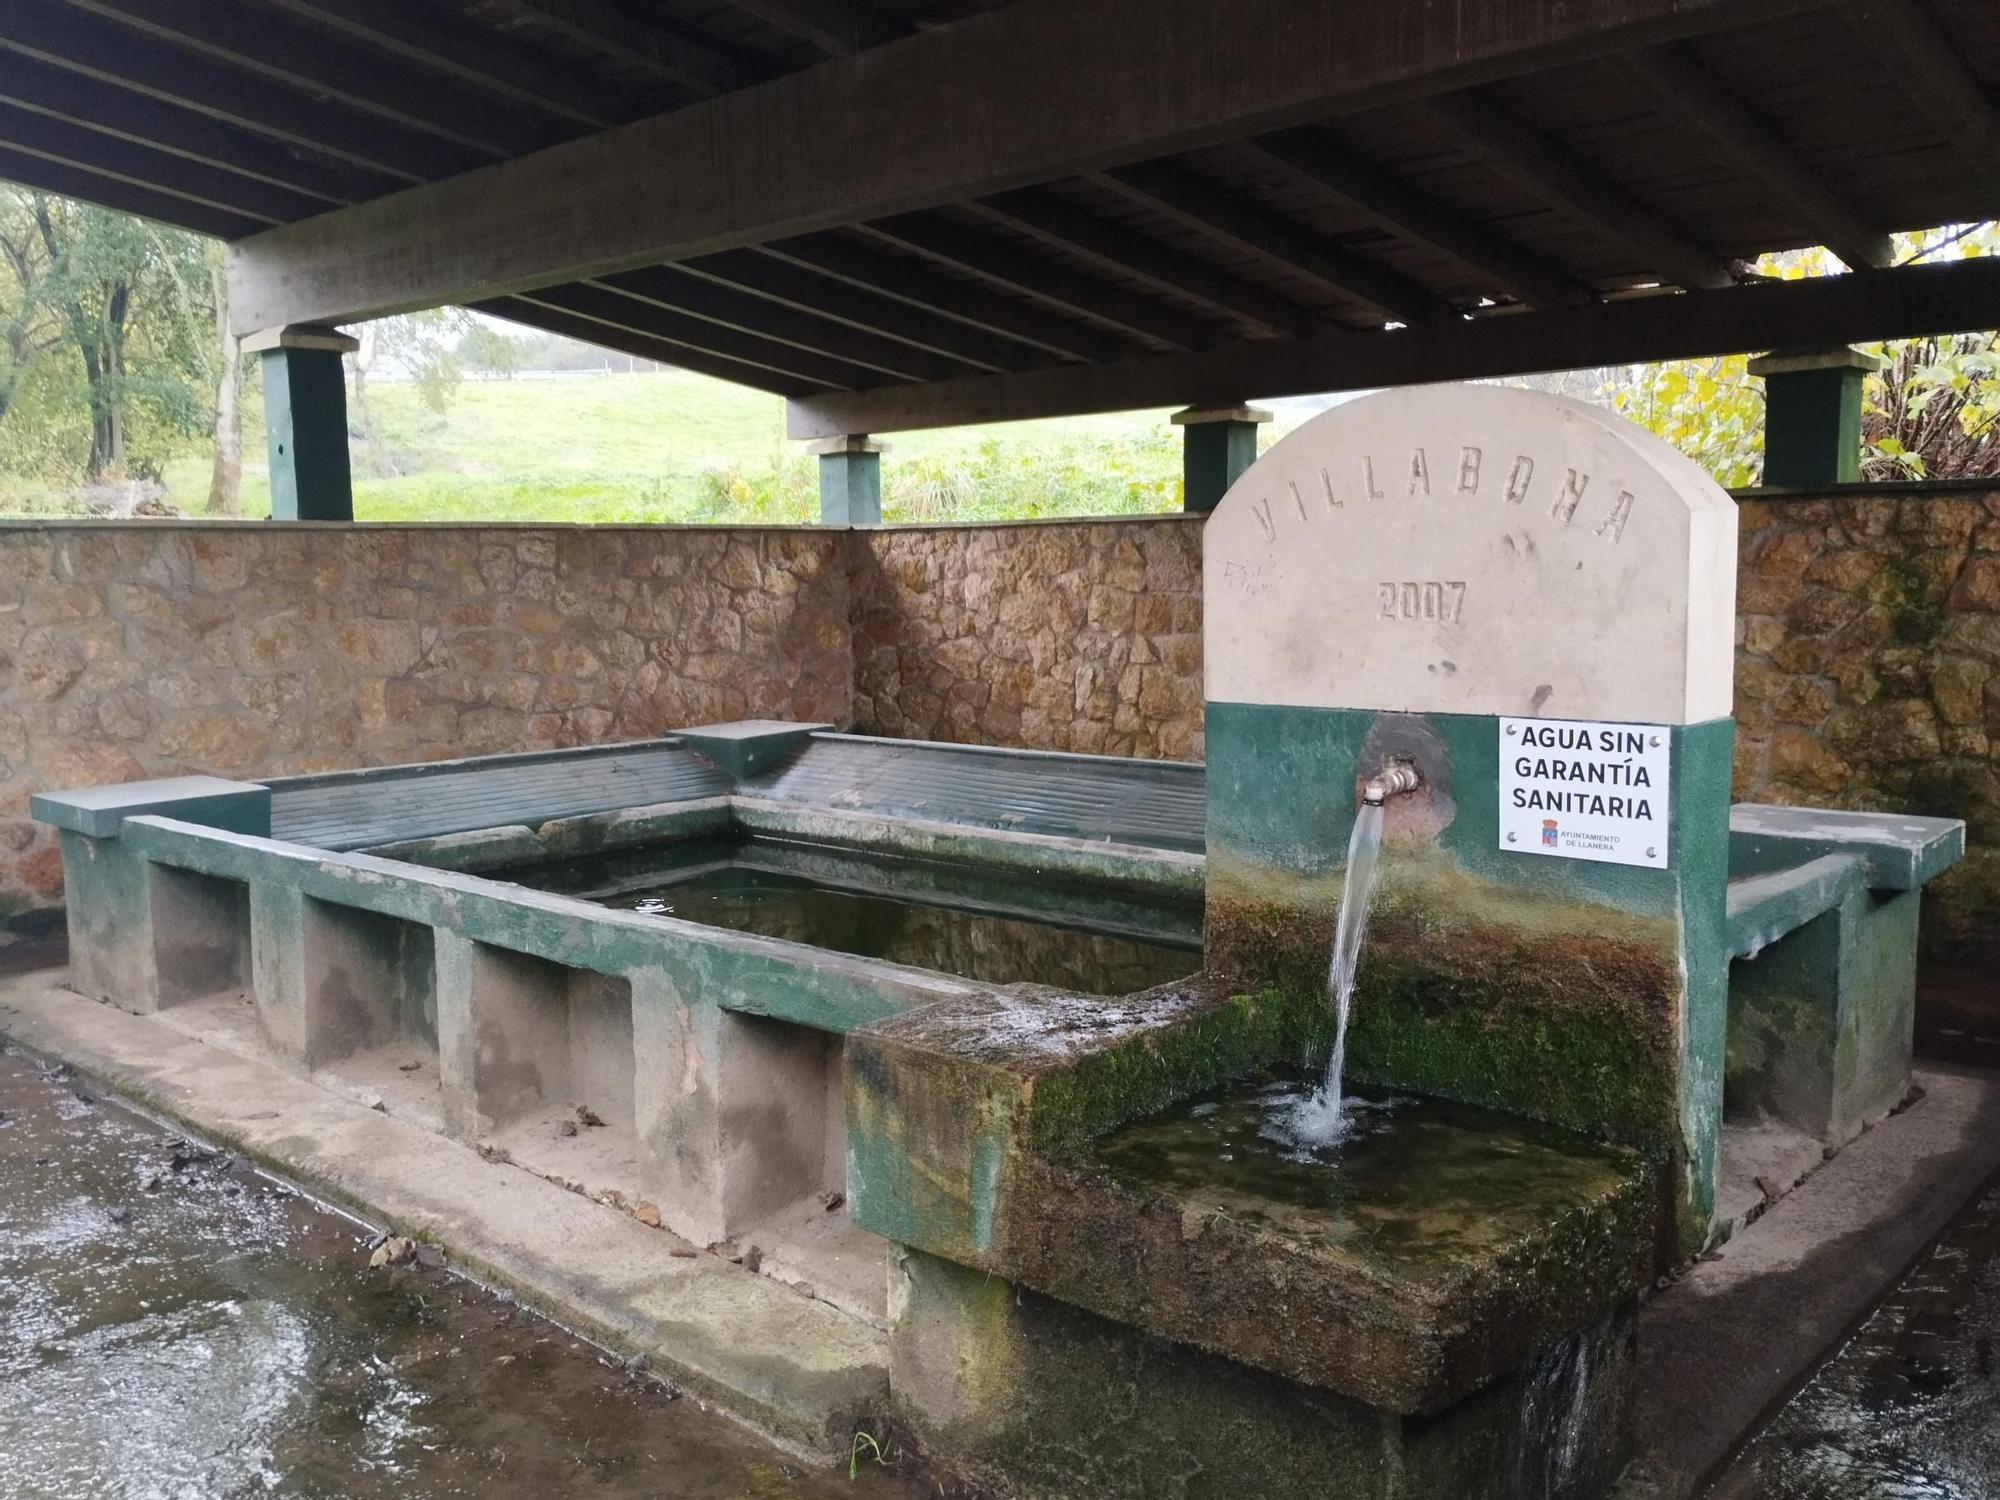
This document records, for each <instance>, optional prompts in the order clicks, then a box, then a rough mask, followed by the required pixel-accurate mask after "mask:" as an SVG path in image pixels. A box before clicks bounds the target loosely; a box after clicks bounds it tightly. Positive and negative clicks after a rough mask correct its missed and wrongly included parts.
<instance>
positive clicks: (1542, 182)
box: [1428, 93, 1736, 291]
mask: <svg viewBox="0 0 2000 1500" xmlns="http://www.w3.org/2000/svg"><path fill="white" fill-rule="evenodd" d="M1428 102H1429V107H1430V109H1431V110H1432V112H1433V113H1435V114H1437V115H1438V116H1439V117H1440V118H1442V119H1443V120H1444V122H1445V123H1446V124H1447V125H1449V126H1451V127H1452V129H1454V130H1456V131H1457V132H1458V133H1459V134H1460V135H1461V136H1463V137H1464V138H1465V139H1466V141H1467V142H1469V143H1470V144H1471V145H1472V146H1473V147H1474V148H1475V149H1476V150H1478V151H1479V152H1480V153H1481V154H1483V155H1484V156H1485V157H1487V159H1488V160H1490V161H1492V162H1494V163H1495V164H1496V165H1498V166H1500V167H1502V168H1503V169H1505V170H1506V171H1507V172H1508V173H1509V174H1510V175H1512V176H1513V177H1515V178H1516V179H1517V180H1519V181H1520V182H1522V183H1524V184H1525V185H1526V186H1527V187H1529V188H1530V189H1531V190H1533V191H1534V192H1536V193H1538V194H1540V195H1541V196H1542V197H1544V198H1547V199H1548V200H1549V201H1551V202H1553V203H1555V204H1557V205H1558V206H1559V207H1561V208H1563V209H1564V210H1565V211H1567V212H1568V213H1569V214H1570V215H1572V216H1573V217H1575V218H1577V219H1580V220H1582V221H1583V222H1584V223H1586V224H1588V225H1590V226H1591V227H1593V228H1595V229H1597V230H1598V231H1600V232H1601V233H1603V234H1605V235H1607V236H1608V237H1610V238H1611V239H1613V240H1615V241H1617V242H1618V243H1620V244H1621V245H1623V246H1624V247H1625V248H1626V249H1627V250H1628V251H1629V252H1631V253H1632V254H1633V255H1636V256H1637V257H1638V258H1639V262H1640V264H1641V265H1642V266H1643V267H1644V268H1645V269H1646V270H1647V271H1650V272H1652V273H1653V274H1655V275H1657V276H1659V277H1660V278H1661V279H1662V280H1665V281H1669V282H1675V283H1678V284H1679V285H1681V286H1686V287H1698V288H1702V289H1704V290H1708V291H1719V290H1721V289H1722V288H1723V287H1727V286H1733V285H1735V282H1736V277H1735V275H1734V274H1733V273H1732V272H1731V270H1730V268H1729V264H1728V262H1727V261H1725V260H1724V259H1723V258H1722V257H1721V256H1720V255H1718V254H1717V253H1716V252H1715V251H1713V250H1711V249H1709V248H1708V247H1707V246H1706V245H1702V244H1700V243H1698V242H1696V241H1695V240H1693V239H1691V238H1690V237H1689V236H1687V235H1685V234H1683V233H1682V232H1681V231H1680V229H1678V228H1677V227H1676V226H1674V225H1673V224H1670V223H1668V222H1667V220H1666V219H1664V218H1663V217H1661V216H1660V215H1659V214H1656V213H1654V212H1653V210H1651V209H1650V208H1647V207H1646V206H1645V205H1644V204H1642V203H1640V202H1639V201H1638V200H1637V199H1635V198H1633V197H1631V196H1630V195H1629V194H1627V193H1626V192H1625V191H1624V190H1623V189H1621V188H1617V187H1614V186H1612V185H1611V184H1610V183H1609V182H1607V181H1605V180H1604V178H1602V177H1600V176H1599V175H1598V174H1597V173H1596V172H1595V171H1593V170H1592V169H1591V168H1589V167H1587V166H1585V165H1584V164H1583V163H1582V162H1580V161H1578V160H1577V159H1576V158H1575V157H1574V156H1572V155H1571V154H1570V153H1569V152H1568V151H1566V150H1564V149H1563V148H1562V147H1561V146H1558V145H1557V144H1556V143H1555V142H1553V141H1551V140H1549V139H1548V138H1547V137H1546V136H1544V135H1542V134H1541V133H1540V132H1539V131H1537V130H1534V129H1532V128H1531V127H1529V126H1527V125H1524V124H1522V123H1521V122H1520V121H1519V120H1517V119H1515V118H1514V117H1513V116H1512V115H1510V114H1508V113H1507V112H1506V111H1505V110H1502V109H1500V108H1499V107H1498V106H1496V105H1494V104H1493V103H1492V102H1491V101H1489V100H1486V99H1484V98H1481V97H1480V96H1478V95H1477V94H1473V93H1458V94H1446V95H1441V96H1439V97H1437V98H1434V99H1431V100H1430V101H1428Z"/></svg>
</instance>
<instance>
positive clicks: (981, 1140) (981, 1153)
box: [966, 1131, 1002, 1253]
mask: <svg viewBox="0 0 2000 1500" xmlns="http://www.w3.org/2000/svg"><path fill="white" fill-rule="evenodd" d="M1001 1157H1002V1146H1001V1143H1000V1141H999V1140H998V1139H997V1138H996V1137H994V1136H993V1135H991V1134H989V1133H987V1132H984V1131H982V1132H981V1133H980V1134H979V1135H978V1136H977V1137H975V1138H974V1140H973V1142H972V1172H971V1178H970V1181H968V1182H967V1184H966V1199H967V1203H968V1205H969V1207H970V1210H971V1225H970V1229H971V1235H972V1248H973V1249H975V1250H978V1251H981V1252H982V1253H983V1252H985V1251H988V1250H991V1249H992V1248H993V1217H994V1215H995V1213H997V1212H998V1210H999V1206H1000V1163H1001Z"/></svg>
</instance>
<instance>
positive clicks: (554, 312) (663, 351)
mask: <svg viewBox="0 0 2000 1500" xmlns="http://www.w3.org/2000/svg"><path fill="white" fill-rule="evenodd" d="M470 306H471V308H472V311H474V312H477V313H485V314H486V315H487V316H489V317H494V318H504V319H505V320H506V321H508V322H509V323H518V324H520V325H521V326H522V327H524V328H533V329H537V330H539V331H541V332H543V333H557V334H561V335H562V336H563V337H564V338H568V339H576V340H577V341H579V342H580V343H585V344H595V345H597V346H598V347H599V348H601V349H615V350H617V351H618V352H619V353H621V354H636V355H638V356H639V358H641V359H652V360H658V361H659V362H660V363H661V364H663V365H672V366H673V367H674V368H676V369H679V370H692V371H694V372H695V373H696V374H698V375H712V376H714V377H715V378H716V379H717V380H727V381H729V382H730V383H731V384H733V385H747V386H749V387H750V388H751V389H753V390H760V391H769V392H770V393H771V394H772V395H774V396H790V397H797V396H801V395H804V394H806V393H807V392H810V391H814V390H818V389H822V387H819V386H815V385H814V384H812V383H811V382H810V381H804V380H797V379H793V378H790V377H788V376H783V375H775V374H773V373H772V372H771V371H769V370H767V369H765V368H763V367H762V366H761V365H752V364H744V363H742V362H740V361H738V360H733V359H725V358H722V357H721V356H719V355H715V354H710V353H708V352H707V351H705V350H702V349H698V348H694V347H692V346H690V345H686V344H676V343H672V342H669V341H668V340H665V339H659V338H654V337H651V336H650V335H647V334H643V333H640V332H638V331H637V330H635V329H631V328H612V327H608V326H606V325H605V324H602V323H593V322H591V321H590V320H589V319H588V318H580V317H577V316H576V315H575V314H573V313H566V312H564V311H562V310H561V309H560V308H555V307H545V306H543V305H542V304H540V303H537V302H529V301H527V300H525V299H524V298H520V297H495V298H491V299H489V300H487V301H484V302H474V303H472V304H470Z"/></svg>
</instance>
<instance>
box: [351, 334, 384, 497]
mask: <svg viewBox="0 0 2000 1500" xmlns="http://www.w3.org/2000/svg"><path fill="white" fill-rule="evenodd" d="M357 337H358V338H359V339H360V341H361V347H360V348H359V349H357V350H355V351H354V357H353V358H352V359H350V360H348V361H347V367H348V368H349V369H350V370H352V371H353V372H354V415H355V419H356V421H357V422H358V423H359V424H360V427H361V451H362V452H363V453H364V454H366V455H367V457H366V459H365V462H366V463H367V465H368V472H369V473H371V474H381V475H389V474H393V473H394V472H395V470H394V468H392V467H391V465H390V463H389V450H388V448H387V446H386V445H384V443H383V442H382V429H381V427H380V426H379V425H377V423H376V421H375V408H374V407H372V406H370V405H369V404H368V370H369V367H370V366H372V365H373V364H374V363H375V355H376V353H377V341H376V339H377V336H376V330H375V325H374V324H373V323H363V324H362V325H361V330H360V332H359V334H358V335H357Z"/></svg>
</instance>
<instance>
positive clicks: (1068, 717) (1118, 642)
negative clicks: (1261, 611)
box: [853, 517, 1202, 760]
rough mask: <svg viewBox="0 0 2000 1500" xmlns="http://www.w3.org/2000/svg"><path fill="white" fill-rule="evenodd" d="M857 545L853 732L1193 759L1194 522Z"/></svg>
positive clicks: (962, 530) (1005, 530)
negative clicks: (854, 724) (858, 730)
mask: <svg viewBox="0 0 2000 1500" xmlns="http://www.w3.org/2000/svg"><path fill="white" fill-rule="evenodd" d="M855 540H856V543H857V548H856V553H855V566H854V580H853V601H854V604H853V607H854V673H855V681H854V714H855V723H856V727H857V728H863V729H866V730H867V731H868V732H869V733H873V734H893V735H903V736H908V737H911V738H914V739H933V740H960V741H964V740H978V741H983V742H985V743H987V744H995V745H1024V746H1030V747H1033V748H1036V749H1045V750H1077V751H1083V752H1086V753H1089V754H1093V755H1141V756H1159V757H1163V758H1166V759H1169V760H1199V759H1201V754H1202V739H1201V522H1200V521H1199V520H1198V519H1196V518H1182V517H1163V518H1151V519H1146V520H1125V521H1120V520H1105V521H1073V522H1030V523H1024V524H1019V525H1012V526H979V527H955V526H939V527H923V528H908V529H905V528H900V527H899V528H897V529H896V530H893V531H871V532H859V533H856V534H855Z"/></svg>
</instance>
